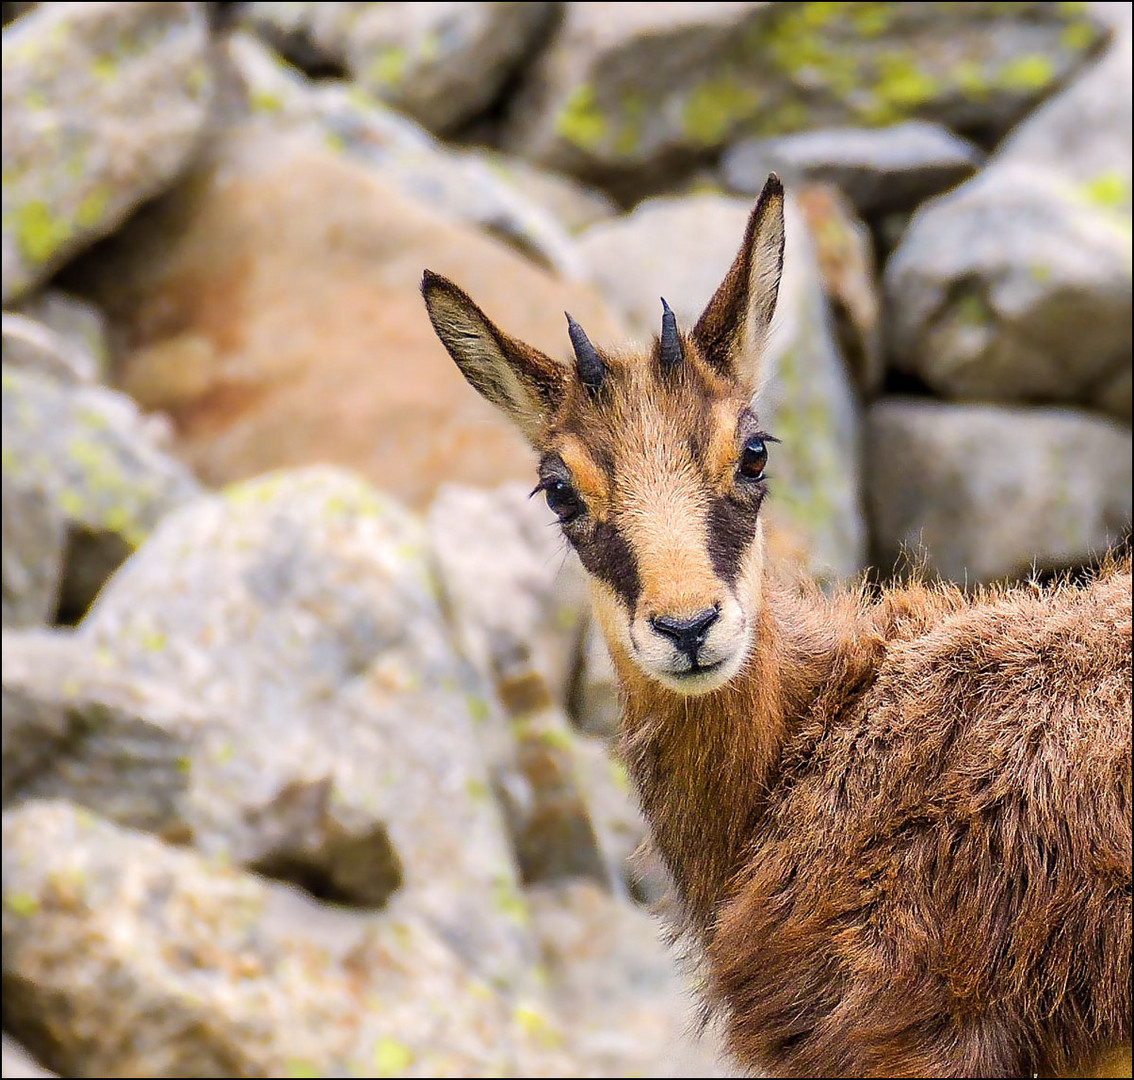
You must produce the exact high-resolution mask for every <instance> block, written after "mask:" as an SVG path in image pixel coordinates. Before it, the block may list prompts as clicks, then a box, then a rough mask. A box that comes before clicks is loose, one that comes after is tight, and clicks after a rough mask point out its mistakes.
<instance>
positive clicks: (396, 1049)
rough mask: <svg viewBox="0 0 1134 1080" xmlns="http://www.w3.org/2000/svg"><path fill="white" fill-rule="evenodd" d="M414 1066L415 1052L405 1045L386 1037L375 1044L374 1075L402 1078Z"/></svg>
mask: <svg viewBox="0 0 1134 1080" xmlns="http://www.w3.org/2000/svg"><path fill="white" fill-rule="evenodd" d="M412 1064H413V1051H412V1050H410V1048H409V1047H408V1046H406V1045H405V1043H400V1042H398V1041H397V1039H391V1038H388V1037H386V1036H383V1037H382V1038H380V1039H379V1040H378V1041H377V1042H376V1043H375V1044H374V1075H375V1076H402V1075H404V1074H405V1072H406V1070H407V1069H408V1068H409V1067H410V1066H411V1065H412Z"/></svg>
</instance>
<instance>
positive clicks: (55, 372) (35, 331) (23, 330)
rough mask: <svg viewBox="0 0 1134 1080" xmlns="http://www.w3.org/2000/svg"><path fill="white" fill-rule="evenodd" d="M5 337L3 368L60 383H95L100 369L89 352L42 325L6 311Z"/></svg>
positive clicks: (3, 325)
mask: <svg viewBox="0 0 1134 1080" xmlns="http://www.w3.org/2000/svg"><path fill="white" fill-rule="evenodd" d="M2 318H3V323H2V331H0V332H2V334H3V342H4V353H3V356H4V366H5V367H6V368H11V369H16V368H20V369H22V370H25V371H36V372H39V373H40V374H41V375H48V376H50V377H51V378H53V379H56V380H58V381H59V382H65V383H90V382H94V379H95V375H96V373H97V371H98V366H97V363H96V361H95V358H94V357H93V356H91V354H90V353H88V352H87V351H86V349H84V348H82V347H81V346H77V345H76V343H75V342H74V341H72V340H69V339H68V338H67V337H65V336H64V335H63V334H60V333H58V332H56V331H55V330H52V329H51V328H50V327H47V326H44V324H43V323H41V322H38V321H37V320H35V319H32V318H29V317H28V316H27V315H17V314H16V313H15V312H11V311H5V312H4V314H3V317H2Z"/></svg>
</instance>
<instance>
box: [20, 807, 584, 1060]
mask: <svg viewBox="0 0 1134 1080" xmlns="http://www.w3.org/2000/svg"><path fill="white" fill-rule="evenodd" d="M3 839H4V847H3V862H4V865H3V869H4V910H3V944H4V990H5V1001H4V1021H5V1024H6V1025H7V1026H8V1028H9V1030H11V1031H12V1032H13V1033H14V1034H16V1035H17V1036H18V1037H19V1038H20V1039H21V1041H23V1042H24V1043H25V1044H26V1045H27V1046H28V1047H29V1048H31V1049H33V1050H34V1052H35V1053H36V1054H37V1055H38V1056H40V1057H41V1058H42V1059H43V1060H44V1061H45V1062H47V1063H48V1064H50V1065H51V1066H52V1067H53V1068H55V1069H57V1070H58V1071H59V1072H61V1073H62V1074H63V1075H69V1076H76V1075H78V1076H82V1075H106V1076H202V1077H208V1076H214V1077H225V1076H311V1075H315V1076H349V1075H369V1074H373V1075H378V1076H383V1075H384V1076H394V1075H420V1076H442V1077H443V1076H478V1075H484V1074H485V1073H486V1072H490V1071H493V1070H498V1071H499V1072H500V1074H502V1075H505V1076H566V1075H574V1074H573V1073H572V1072H570V1071H567V1070H569V1069H570V1068H571V1062H570V1061H566V1062H564V1061H562V1060H560V1061H555V1060H554V1059H555V1055H554V1054H550V1053H548V1052H547V1051H546V1050H544V1049H543V1048H541V1047H538V1046H535V1045H534V1044H535V1042H536V1040H535V1039H533V1038H532V1036H531V1035H530V1034H529V1032H528V1031H527V1025H528V1024H529V1023H530V1019H531V1018H532V1017H536V1016H539V1015H541V1012H542V1011H543V1010H542V1008H541V1007H540V1005H539V999H538V998H536V999H535V1000H534V1001H532V1000H531V999H520V1000H519V1001H517V999H516V998H515V997H514V996H512V995H509V994H507V993H505V992H502V991H501V990H500V988H498V987H495V986H493V985H491V984H489V983H487V982H485V981H484V980H483V979H480V978H478V977H477V976H475V975H474V974H473V973H471V972H470V971H469V970H468V969H467V968H466V967H465V966H464V965H463V964H462V963H461V962H460V960H459V959H458V958H457V957H456V956H455V955H454V954H453V952H452V951H451V950H450V949H448V948H447V946H446V945H445V943H444V942H442V941H441V940H439V939H438V938H437V936H436V935H434V934H433V933H432V932H431V931H430V930H429V929H428V927H426V926H425V925H424V924H423V923H422V920H421V919H420V918H418V917H417V916H416V915H415V913H414V912H413V911H412V910H410V909H401V910H397V911H391V912H390V913H389V914H388V915H381V916H376V915H360V914H358V913H353V912H348V911H344V910H342V909H333V908H328V907H324V906H322V905H318V904H315V903H313V902H312V901H311V900H310V899H309V898H305V897H304V896H302V895H297V894H295V893H293V892H291V891H290V890H285V889H282V888H280V887H279V886H273V885H272V884H271V883H268V882H265V881H264V880H263V879H261V878H257V877H254V876H252V875H249V874H246V873H243V872H241V871H238V870H235V869H233V868H232V867H229V866H225V865H221V864H217V863H215V862H209V861H207V860H205V859H203V858H202V857H201V856H200V855H198V854H197V853H195V852H191V851H185V850H176V849H173V848H170V847H167V846H165V845H163V844H161V843H160V842H158V841H157V840H155V839H153V838H152V837H149V836H146V835H144V834H141V833H136V832H132V831H130V830H126V829H121V828H118V827H116V826H114V825H111V824H109V823H108V822H105V821H102V820H100V819H99V818H97V817H95V816H94V815H92V814H90V813H89V812H87V811H82V810H78V809H76V808H75V807H73V806H71V805H69V804H67V803H62V802H34V803H28V804H25V805H24V806H22V807H20V808H19V809H18V810H15V811H11V812H7V813H5V815H4V821H3ZM108 988H113V993H110V992H108ZM553 1030H554V1029H553V1028H551V1026H550V1025H548V1026H547V1027H545V1028H543V1029H542V1032H547V1033H551V1032H553Z"/></svg>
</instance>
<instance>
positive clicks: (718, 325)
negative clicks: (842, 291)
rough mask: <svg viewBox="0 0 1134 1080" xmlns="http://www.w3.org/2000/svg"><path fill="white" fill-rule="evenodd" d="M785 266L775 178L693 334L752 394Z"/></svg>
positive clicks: (780, 203)
mask: <svg viewBox="0 0 1134 1080" xmlns="http://www.w3.org/2000/svg"><path fill="white" fill-rule="evenodd" d="M783 265H784V188H783V184H781V183H780V180H779V177H778V176H776V174H775V173H772V174H770V175H769V176H768V179H767V182H766V183H765V184H764V190H763V191H762V192H760V198H759V199H757V200H756V206H755V207H754V208H753V210H752V213H751V215H750V216H749V218H748V227H747V228H746V229H745V230H744V242H743V243H742V244H741V245H740V251H739V252H737V255H736V258H735V259H734V260H733V264H732V266H731V268H730V269H729V272H728V273H727V274H726V275H725V279H724V281H722V282H721V285H720V288H718V289H717V291H716V293H715V294H714V295H713V298H712V300H710V301H709V304H708V306H707V307H706V308H705V310H704V311H703V312H702V313H701V318H700V319H698V320H697V325H696V326H695V327H694V328H693V340H694V341H695V342H696V343H697V347H698V348H699V349H700V351H701V355H702V356H704V357H705V359H706V360H708V362H709V363H710V364H711V365H712V366H713V367H714V368H716V370H717V371H719V372H720V373H721V374H722V375H724V376H726V377H728V378H733V379H737V380H738V381H739V382H740V383H741V384H742V385H744V386H745V387H746V388H747V389H748V390H749V391H751V392H754V391H755V390H756V387H757V385H758V380H759V376H760V365H761V363H762V360H763V355H764V348H765V346H766V344H767V340H768V330H769V328H770V326H771V323H772V314H773V313H774V312H775V310H776V294H777V293H778V292H779V288H780V274H781V272H782V271H783Z"/></svg>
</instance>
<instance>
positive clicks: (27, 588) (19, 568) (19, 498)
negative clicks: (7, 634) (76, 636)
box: [0, 469, 67, 628]
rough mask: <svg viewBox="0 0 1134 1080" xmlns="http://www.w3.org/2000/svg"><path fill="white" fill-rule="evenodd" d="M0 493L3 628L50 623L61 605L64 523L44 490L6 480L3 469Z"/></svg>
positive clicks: (63, 519) (63, 517)
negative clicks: (0, 511)
mask: <svg viewBox="0 0 1134 1080" xmlns="http://www.w3.org/2000/svg"><path fill="white" fill-rule="evenodd" d="M0 493H2V494H0V501H2V504H3V511H2V515H0V521H2V524H0V530H2V534H3V542H2V543H0V568H2V576H3V605H4V606H3V619H2V623H3V626H4V627H5V628H7V627H16V626H41V625H43V624H45V623H50V622H52V621H54V618H55V612H56V609H57V608H58V606H59V587H60V583H61V582H62V580H63V558H64V545H65V544H66V541H67V519H66V517H65V516H64V514H63V511H62V510H61V509H60V508H59V507H58V506H57V505H56V504H55V502H54V500H53V499H51V498H50V497H49V496H48V495H47V494H46V493H45V492H44V491H43V490H42V489H40V488H38V487H35V486H33V485H29V484H27V483H25V482H23V481H21V480H18V479H17V478H16V477H14V476H11V475H9V473H8V470H7V469H5V470H4V473H3V479H2V480H0Z"/></svg>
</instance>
